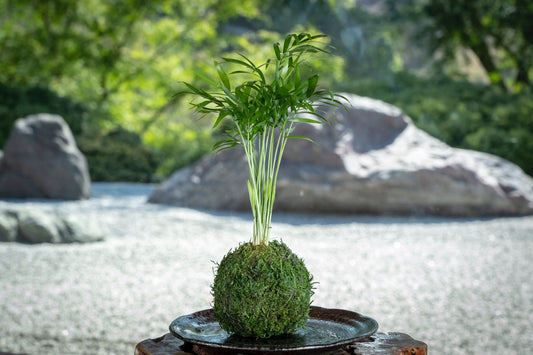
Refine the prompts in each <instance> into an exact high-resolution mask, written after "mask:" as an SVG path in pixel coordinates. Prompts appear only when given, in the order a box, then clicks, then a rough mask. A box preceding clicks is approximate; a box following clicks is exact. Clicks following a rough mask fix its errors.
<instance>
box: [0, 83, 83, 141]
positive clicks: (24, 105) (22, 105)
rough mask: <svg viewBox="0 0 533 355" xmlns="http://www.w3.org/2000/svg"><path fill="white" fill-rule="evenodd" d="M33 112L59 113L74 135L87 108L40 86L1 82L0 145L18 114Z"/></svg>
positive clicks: (79, 128) (79, 127)
mask: <svg viewBox="0 0 533 355" xmlns="http://www.w3.org/2000/svg"><path fill="white" fill-rule="evenodd" d="M36 113H53V114H57V115H60V116H61V117H63V118H64V119H65V121H66V122H67V123H68V125H69V126H70V129H71V131H72V133H73V134H74V135H75V136H77V135H79V134H80V133H81V131H82V126H83V124H84V121H85V120H86V119H87V117H88V114H89V110H88V109H87V108H86V107H85V106H83V105H82V104H80V103H77V102H75V101H73V100H72V99H70V98H67V97H61V96H58V95H57V94H56V93H54V92H53V91H51V90H49V89H46V88H42V87H30V88H22V87H13V86H9V85H6V84H4V83H0V147H3V146H4V144H5V141H6V139H7V137H8V136H9V133H10V132H11V129H12V128H13V123H14V122H15V120H16V119H17V118H21V117H25V116H28V115H30V114H36Z"/></svg>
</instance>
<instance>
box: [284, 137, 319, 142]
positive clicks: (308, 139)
mask: <svg viewBox="0 0 533 355" xmlns="http://www.w3.org/2000/svg"><path fill="white" fill-rule="evenodd" d="M287 138H294V139H303V140H306V141H308V142H311V143H315V141H314V140H312V139H311V138H309V137H306V136H287Z"/></svg>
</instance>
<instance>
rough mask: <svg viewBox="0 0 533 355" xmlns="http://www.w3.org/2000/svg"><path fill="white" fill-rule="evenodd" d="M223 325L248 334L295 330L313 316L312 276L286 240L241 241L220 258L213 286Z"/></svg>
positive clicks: (217, 313)
mask: <svg viewBox="0 0 533 355" xmlns="http://www.w3.org/2000/svg"><path fill="white" fill-rule="evenodd" d="M212 291H213V296H214V304H213V309H214V312H215V318H216V320H217V321H218V323H219V324H220V326H221V327H222V328H223V329H224V330H226V331H228V332H230V333H235V334H238V335H241V336H245V337H255V338H269V337H271V336H275V335H281V334H288V333H292V332H294V331H295V330H296V329H298V328H299V327H300V326H302V325H304V323H305V321H306V320H307V318H308V317H309V307H310V305H311V296H312V294H313V282H312V276H311V275H310V274H309V271H307V268H306V267H305V265H304V262H303V261H302V260H301V259H299V258H298V256H296V254H294V253H293V252H292V251H291V250H290V249H289V247H287V245H285V244H284V243H283V242H278V241H272V242H270V243H269V244H268V245H258V246H254V245H252V244H251V243H245V244H241V245H240V246H239V247H238V248H237V249H236V250H234V251H230V252H229V253H228V254H227V255H226V256H225V257H224V258H223V259H222V261H221V262H220V264H219V266H218V269H217V272H216V276H215V281H214V283H213V286H212Z"/></svg>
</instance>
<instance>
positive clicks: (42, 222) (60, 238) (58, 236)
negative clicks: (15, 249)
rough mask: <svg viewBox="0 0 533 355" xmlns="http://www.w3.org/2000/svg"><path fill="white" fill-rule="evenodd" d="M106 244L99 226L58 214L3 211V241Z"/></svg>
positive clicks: (0, 229)
mask: <svg viewBox="0 0 533 355" xmlns="http://www.w3.org/2000/svg"><path fill="white" fill-rule="evenodd" d="M101 240H104V236H103V234H102V232H101V231H100V229H99V228H98V226H94V225H90V224H88V223H85V222H84V221H82V220H79V219H75V218H73V217H71V216H65V215H63V214H60V213H57V212H55V211H43V210H37V209H31V208H17V209H8V210H0V241H3V242H14V241H19V242H25V243H32V244H33V243H55V244H57V243H90V242H97V241H101Z"/></svg>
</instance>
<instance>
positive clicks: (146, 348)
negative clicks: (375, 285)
mask: <svg viewBox="0 0 533 355" xmlns="http://www.w3.org/2000/svg"><path fill="white" fill-rule="evenodd" d="M190 354H196V355H216V353H213V352H210V351H207V350H205V349H202V348H199V347H196V346H190V345H189V344H184V343H183V341H181V340H180V339H178V338H176V337H175V336H173V335H172V334H170V333H167V334H165V335H163V336H161V337H159V338H155V339H146V340H143V341H141V342H140V343H139V344H137V346H136V347H135V355H190ZM325 354H327V355H348V354H353V355H370V354H374V355H426V354H427V345H426V344H425V343H423V342H421V341H418V340H415V339H413V338H412V337H410V336H409V335H407V334H404V333H396V332H391V333H382V332H378V333H376V334H374V335H372V336H371V337H369V338H367V339H364V340H361V341H358V342H356V343H354V344H351V345H349V346H348V347H346V348H344V349H339V350H335V351H329V352H327V353H324V355H325Z"/></svg>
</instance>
